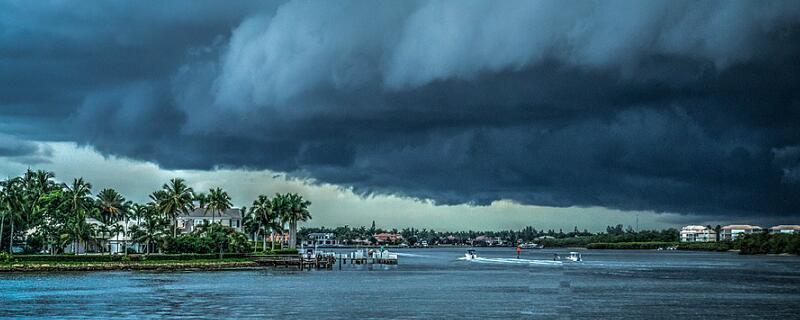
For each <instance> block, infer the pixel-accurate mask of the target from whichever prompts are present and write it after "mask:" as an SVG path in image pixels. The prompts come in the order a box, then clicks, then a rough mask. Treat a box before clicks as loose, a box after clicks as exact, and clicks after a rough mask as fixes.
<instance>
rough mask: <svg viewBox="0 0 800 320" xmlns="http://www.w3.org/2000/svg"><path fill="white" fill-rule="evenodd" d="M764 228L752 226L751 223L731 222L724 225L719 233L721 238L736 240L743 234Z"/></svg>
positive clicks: (756, 231)
mask: <svg viewBox="0 0 800 320" xmlns="http://www.w3.org/2000/svg"><path fill="white" fill-rule="evenodd" d="M761 230H762V228H761V227H759V226H751V225H749V224H731V225H727V226H724V227H722V232H720V234H719V236H720V237H719V239H720V240H736V238H738V237H739V236H741V235H743V234H750V233H758V232H761Z"/></svg>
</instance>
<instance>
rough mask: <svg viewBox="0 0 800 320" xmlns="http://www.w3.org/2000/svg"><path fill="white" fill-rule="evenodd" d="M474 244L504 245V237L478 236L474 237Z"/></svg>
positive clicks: (479, 245) (485, 245)
mask: <svg viewBox="0 0 800 320" xmlns="http://www.w3.org/2000/svg"><path fill="white" fill-rule="evenodd" d="M472 245H473V246H477V247H481V246H484V247H494V246H501V245H503V239H500V237H490V236H486V235H483V236H477V237H475V239H472Z"/></svg>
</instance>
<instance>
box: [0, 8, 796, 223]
mask: <svg viewBox="0 0 800 320" xmlns="http://www.w3.org/2000/svg"><path fill="white" fill-rule="evenodd" d="M235 3H236V6H235V7H233V6H231V5H229V4H223V3H222V2H191V3H189V2H167V3H166V4H165V5H164V6H161V7H154V6H145V5H136V4H128V3H117V2H110V3H109V2H101V3H94V4H91V3H81V4H75V3H68V4H65V3H59V2H55V3H40V2H37V3H34V4H30V3H22V2H6V3H5V4H2V5H0V7H1V8H0V72H1V73H0V125H2V128H0V132H2V133H4V134H5V135H7V136H8V137H11V136H14V137H16V138H15V139H23V140H24V139H29V140H68V141H77V142H79V143H82V144H86V145H91V146H93V147H95V148H97V149H98V150H99V151H101V152H103V153H105V154H113V155H119V156H124V157H129V158H133V159H140V160H148V161H154V162H156V163H158V164H159V165H160V166H162V167H165V168H180V169H213V168H218V167H225V168H248V169H270V170H274V171H280V172H286V173H288V174H289V175H291V176H295V177H301V178H308V179H310V180H313V181H319V182H327V183H333V184H337V185H340V186H344V187H351V188H353V190H355V191H356V192H357V193H360V194H365V195H366V194H373V193H382V194H396V195H402V196H409V197H415V198H421V199H431V200H433V201H435V202H436V203H441V204H456V203H470V204H476V205H483V204H488V203H491V202H492V201H494V200H499V199H509V200H513V201H516V202H519V203H523V204H535V205H546V206H603V207H608V208H615V209H631V210H654V211H659V212H661V211H668V212H677V213H686V214H708V215H725V214H735V215H763V216H787V215H800V126H798V123H800V94H798V92H800V81H798V80H800V79H799V78H800V76H799V74H800V3H798V2H796V1H786V2H783V1H770V2H757V1H702V2H700V1H698V2H689V1H646V2H643V1H602V2H590V1H501V2H497V1H387V2H380V1H336V2H306V1H292V2H287V3H269V4H263V3H260V2H259V3H247V2H235ZM2 137H3V136H0V138H2ZM4 139H6V140H8V141H11V138H4ZM0 141H3V140H0ZM26 150H29V152H40V153H41V151H36V150H33V149H30V147H26V145H25V144H24V143H23V142H19V143H17V144H16V145H11V146H10V147H0V156H2V154H4V153H8V154H11V153H13V154H15V156H19V153H25V152H26Z"/></svg>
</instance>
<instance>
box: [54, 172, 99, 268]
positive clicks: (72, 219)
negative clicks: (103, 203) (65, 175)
mask: <svg viewBox="0 0 800 320" xmlns="http://www.w3.org/2000/svg"><path fill="white" fill-rule="evenodd" d="M63 188H64V195H65V197H66V199H65V200H66V201H64V202H63V203H62V205H63V206H64V207H65V208H63V209H64V210H65V211H66V212H67V213H68V214H69V215H68V218H67V223H66V225H67V229H68V233H69V235H70V237H71V238H72V240H73V243H72V248H73V252H74V253H76V254H77V253H78V244H79V243H80V241H81V240H83V239H85V238H86V237H88V236H90V235H91V234H92V233H93V231H94V230H93V227H92V226H91V225H90V224H89V223H87V222H86V217H87V215H88V214H89V213H90V212H91V210H92V209H93V207H92V204H93V201H92V198H91V195H92V184H90V183H88V182H85V181H83V178H77V179H74V180H73V181H72V185H64V186H63ZM76 242H77V243H76Z"/></svg>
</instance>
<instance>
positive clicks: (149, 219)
mask: <svg viewBox="0 0 800 320" xmlns="http://www.w3.org/2000/svg"><path fill="white" fill-rule="evenodd" d="M142 218H143V220H142V223H141V224H139V223H137V224H136V225H134V226H133V227H132V228H131V234H132V236H133V239H134V240H136V242H138V243H140V244H141V243H144V244H145V254H150V244H152V243H153V242H156V241H158V240H159V239H161V237H162V236H163V235H164V232H163V231H164V229H165V227H167V226H168V225H169V223H168V222H167V221H166V220H164V219H163V218H162V217H161V216H160V215H159V214H158V213H157V212H156V211H155V210H145V211H144V215H143V216H142Z"/></svg>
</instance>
